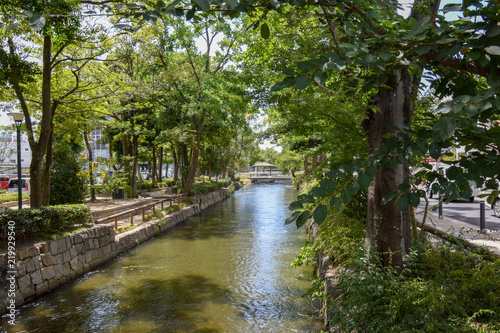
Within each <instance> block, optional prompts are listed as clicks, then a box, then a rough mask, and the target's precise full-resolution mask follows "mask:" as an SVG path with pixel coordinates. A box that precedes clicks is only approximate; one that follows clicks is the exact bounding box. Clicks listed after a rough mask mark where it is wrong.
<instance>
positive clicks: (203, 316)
mask: <svg viewBox="0 0 500 333" xmlns="http://www.w3.org/2000/svg"><path fill="white" fill-rule="evenodd" d="M295 195H296V193H295V191H294V190H293V189H292V187H291V186H289V185H277V184H272V185H269V184H268V185H251V186H246V187H245V188H243V189H241V190H239V191H237V192H236V193H235V194H234V195H233V196H232V197H231V198H230V199H228V200H226V201H224V202H222V203H220V204H218V205H216V206H214V207H212V208H210V209H208V210H206V211H205V212H203V213H202V214H201V215H199V216H196V217H194V218H191V219H190V220H189V221H186V222H185V223H183V224H182V225H180V226H177V227H176V228H174V229H173V230H171V231H170V232H168V233H167V234H165V235H162V236H161V237H158V238H156V239H155V240H153V241H150V242H148V243H145V244H142V245H140V246H139V247H137V248H135V249H133V250H132V251H130V252H128V253H126V254H124V255H122V256H121V257H120V258H118V259H117V260H114V261H112V262H110V263H108V264H106V265H104V266H102V267H101V268H100V269H99V270H96V271H94V272H92V273H90V274H87V275H86V276H84V277H83V278H81V279H79V280H78V281H75V282H73V283H70V284H68V285H66V286H64V287H62V288H59V289H58V290H56V291H55V292H53V293H52V294H50V295H47V296H46V297H43V298H41V299H40V300H39V301H38V302H36V303H33V304H29V305H27V306H26V307H24V308H23V309H22V311H21V315H20V316H19V317H18V318H19V319H20V324H19V325H18V326H16V328H15V329H13V330H11V331H12V332H141V333H143V332H144V333H145V332H273V333H274V332H320V331H321V329H320V327H319V326H318V323H317V320H316V317H315V313H314V311H315V309H314V307H313V306H312V304H311V302H310V301H309V300H308V299H307V298H306V297H303V295H304V294H305V293H306V290H307V288H308V287H309V277H310V274H311V272H310V270H308V269H302V268H301V269H298V268H291V267H290V262H292V261H293V259H294V258H295V256H296V254H297V253H298V249H299V248H300V246H301V245H302V244H303V239H302V238H303V235H302V233H301V232H300V231H297V230H295V228H294V226H290V225H289V226H285V225H284V220H285V219H286V217H287V216H288V214H289V211H288V204H289V203H290V202H291V201H293V200H294V198H295ZM5 323H6V322H5Z"/></svg>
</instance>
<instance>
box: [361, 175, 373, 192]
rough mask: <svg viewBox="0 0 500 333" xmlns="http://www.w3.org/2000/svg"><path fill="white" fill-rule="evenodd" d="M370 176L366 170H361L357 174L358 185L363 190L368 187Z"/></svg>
mask: <svg viewBox="0 0 500 333" xmlns="http://www.w3.org/2000/svg"><path fill="white" fill-rule="evenodd" d="M372 178H373V177H372V176H370V175H369V174H368V173H367V172H362V173H360V174H359V176H358V183H359V186H360V187H361V188H362V189H363V190H367V189H368V187H370V184H371V182H372Z"/></svg>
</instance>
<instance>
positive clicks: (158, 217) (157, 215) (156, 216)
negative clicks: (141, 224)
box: [144, 202, 190, 221]
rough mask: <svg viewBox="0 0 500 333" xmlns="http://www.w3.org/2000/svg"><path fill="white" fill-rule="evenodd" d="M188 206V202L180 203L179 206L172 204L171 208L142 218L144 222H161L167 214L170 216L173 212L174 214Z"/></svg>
mask: <svg viewBox="0 0 500 333" xmlns="http://www.w3.org/2000/svg"><path fill="white" fill-rule="evenodd" d="M189 205H190V204H189V203H188V202H181V203H180V204H174V205H172V206H168V207H167V208H164V209H161V210H157V211H155V212H154V213H151V214H148V215H146V216H144V221H151V220H153V221H156V220H161V219H162V218H164V217H165V216H167V215H168V214H171V213H173V212H176V211H178V210H180V209H182V208H184V207H187V206H189Z"/></svg>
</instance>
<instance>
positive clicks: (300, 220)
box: [296, 210, 311, 229]
mask: <svg viewBox="0 0 500 333" xmlns="http://www.w3.org/2000/svg"><path fill="white" fill-rule="evenodd" d="M310 216H311V213H309V211H308V210H306V211H304V212H302V214H300V215H299V217H298V218H297V221H296V223H297V229H299V228H300V227H302V226H303V225H304V224H306V223H307V220H309V217H310Z"/></svg>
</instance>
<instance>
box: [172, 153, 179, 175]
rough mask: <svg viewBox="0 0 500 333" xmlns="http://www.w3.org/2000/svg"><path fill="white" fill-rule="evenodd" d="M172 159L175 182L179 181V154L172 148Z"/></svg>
mask: <svg viewBox="0 0 500 333" xmlns="http://www.w3.org/2000/svg"><path fill="white" fill-rule="evenodd" d="M172 159H173V160H174V176H173V177H174V182H176V181H178V180H179V159H178V158H177V153H176V152H175V148H172Z"/></svg>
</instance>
